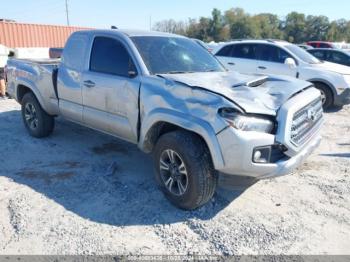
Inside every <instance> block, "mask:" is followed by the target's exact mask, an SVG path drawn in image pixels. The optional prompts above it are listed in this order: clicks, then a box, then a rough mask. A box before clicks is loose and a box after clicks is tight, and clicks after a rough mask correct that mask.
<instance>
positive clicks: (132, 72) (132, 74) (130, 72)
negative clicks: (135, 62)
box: [128, 70, 137, 78]
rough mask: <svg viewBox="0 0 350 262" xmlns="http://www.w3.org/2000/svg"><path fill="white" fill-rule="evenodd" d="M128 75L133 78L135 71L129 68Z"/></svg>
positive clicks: (135, 74)
mask: <svg viewBox="0 0 350 262" xmlns="http://www.w3.org/2000/svg"><path fill="white" fill-rule="evenodd" d="M128 75H129V77H130V78H134V77H135V76H137V72H136V71H134V70H129V71H128Z"/></svg>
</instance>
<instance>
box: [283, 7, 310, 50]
mask: <svg viewBox="0 0 350 262" xmlns="http://www.w3.org/2000/svg"><path fill="white" fill-rule="evenodd" d="M305 29H306V21H305V15H304V14H301V13H297V12H291V13H289V14H288V15H287V18H286V20H285V23H284V28H283V30H284V33H285V39H286V40H287V41H289V42H292V43H302V42H304V41H305V39H306V32H305V31H306V30H305Z"/></svg>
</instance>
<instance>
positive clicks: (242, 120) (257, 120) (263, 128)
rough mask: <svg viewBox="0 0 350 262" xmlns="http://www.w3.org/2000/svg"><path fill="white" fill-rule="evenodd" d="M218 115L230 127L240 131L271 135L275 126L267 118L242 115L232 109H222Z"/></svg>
mask: <svg viewBox="0 0 350 262" xmlns="http://www.w3.org/2000/svg"><path fill="white" fill-rule="evenodd" d="M219 114H220V116H221V117H223V118H224V119H225V120H226V121H227V123H229V124H230V126H232V127H234V128H236V129H238V130H242V131H256V132H264V133H271V132H272V130H273V129H274V125H275V124H274V122H273V121H271V120H270V119H268V118H267V117H266V118H264V117H257V116H249V115H243V114H241V113H238V112H237V111H236V110H234V109H233V108H222V109H220V110H219Z"/></svg>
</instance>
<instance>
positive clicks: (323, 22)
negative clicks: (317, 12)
mask: <svg viewBox="0 0 350 262" xmlns="http://www.w3.org/2000/svg"><path fill="white" fill-rule="evenodd" d="M305 26H306V28H305V32H306V35H305V37H307V40H309V41H312V40H327V38H328V30H329V27H330V23H329V19H328V17H326V16H312V15H308V16H307V17H306V24H305Z"/></svg>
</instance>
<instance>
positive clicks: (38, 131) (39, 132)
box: [22, 92, 55, 138]
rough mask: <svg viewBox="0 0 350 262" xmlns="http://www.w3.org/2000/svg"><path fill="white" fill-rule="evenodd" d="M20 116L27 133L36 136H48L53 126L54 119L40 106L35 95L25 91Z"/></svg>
mask: <svg viewBox="0 0 350 262" xmlns="http://www.w3.org/2000/svg"><path fill="white" fill-rule="evenodd" d="M22 118H23V123H24V126H25V127H26V129H27V131H28V133H29V134H30V135H31V136H33V137H37V138H42V137H47V136H49V135H50V134H51V133H52V131H53V129H54V126H55V119H54V117H53V116H50V115H48V114H47V113H46V112H45V111H44V110H43V109H42V107H41V106H40V104H39V102H38V100H37V99H36V97H35V95H34V94H33V93H31V92H29V93H26V94H25V95H24V97H23V99H22Z"/></svg>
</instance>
